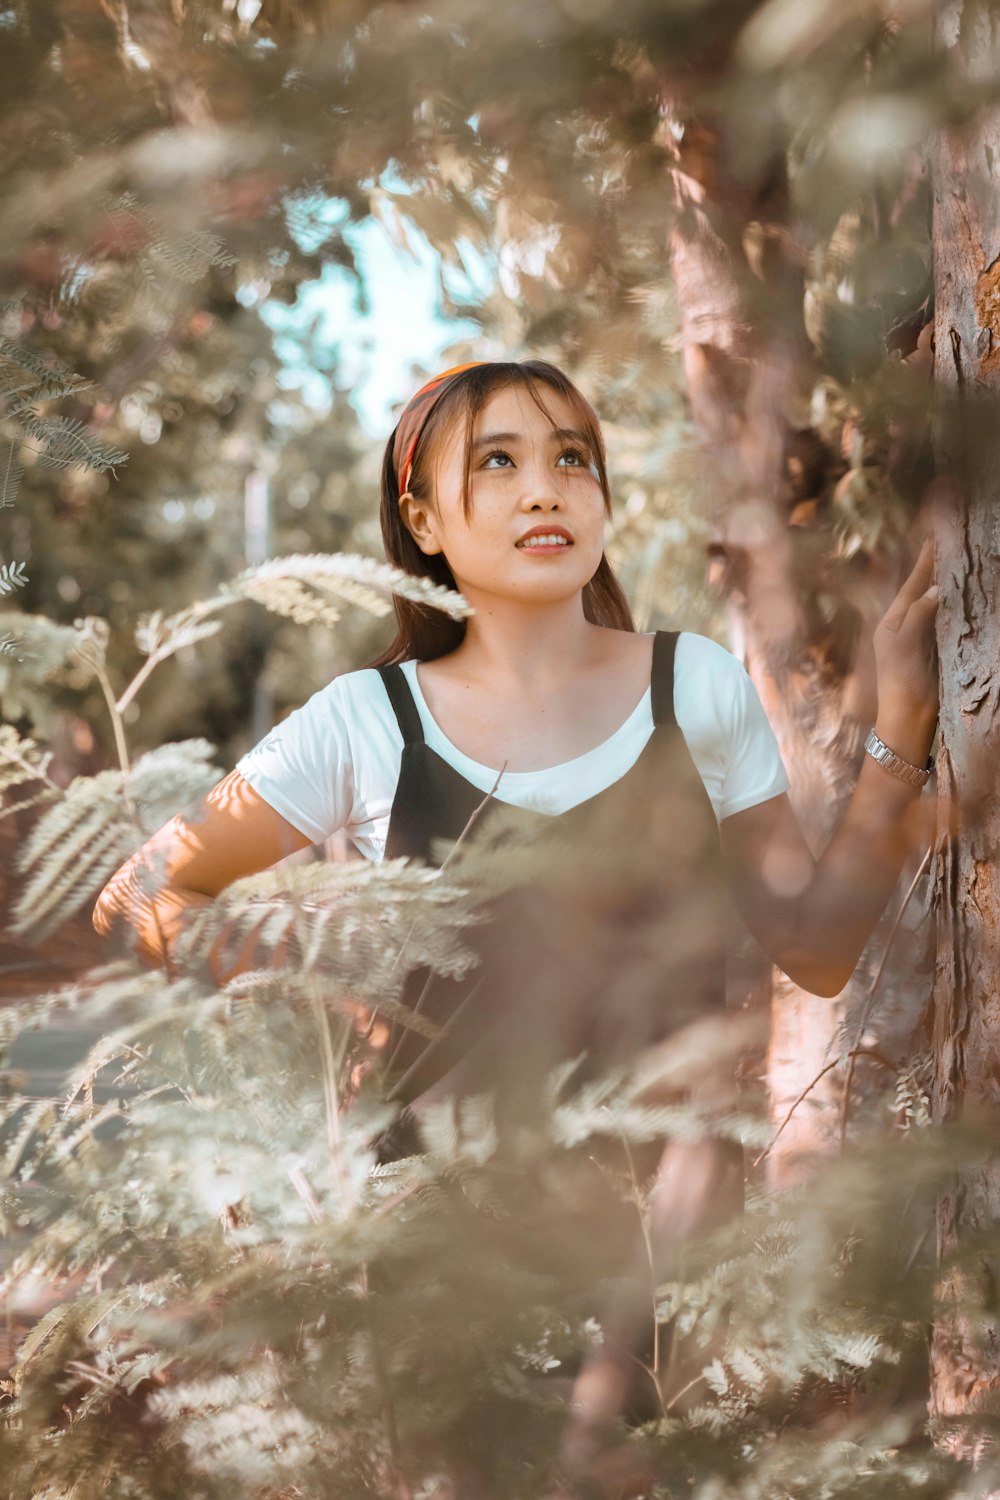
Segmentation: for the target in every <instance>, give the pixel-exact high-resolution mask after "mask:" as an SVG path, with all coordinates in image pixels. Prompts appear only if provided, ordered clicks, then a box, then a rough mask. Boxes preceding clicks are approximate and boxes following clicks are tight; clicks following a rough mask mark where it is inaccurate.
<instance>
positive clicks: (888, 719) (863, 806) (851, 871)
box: [782, 710, 936, 995]
mask: <svg viewBox="0 0 1000 1500" xmlns="http://www.w3.org/2000/svg"><path fill="white" fill-rule="evenodd" d="M935 724H936V719H929V718H928V717H927V716H922V717H921V716H915V715H913V714H912V713H909V714H904V713H896V714H894V713H892V712H890V711H888V710H887V711H886V712H884V713H881V714H880V715H879V718H878V721H877V722H876V725H875V732H876V734H877V735H878V736H879V738H880V739H881V740H883V741H884V742H885V744H887V745H888V746H889V747H890V749H891V750H893V751H894V752H895V753H896V754H897V755H899V756H901V757H902V758H903V759H904V760H907V761H910V762H911V764H913V765H916V766H924V765H925V764H926V762H927V757H928V755H929V754H930V749H931V745H932V744H933V741H934V730H935ZM929 811H930V810H929V809H928V808H927V805H926V803H925V802H923V801H922V799H921V791H920V788H918V787H914V786H910V785H909V784H908V783H907V782H905V781H902V780H900V778H899V777H897V776H894V775H893V774H892V772H891V771H887V770H886V769H885V767H884V766H880V765H879V764H878V762H877V761H875V760H874V759H873V758H872V756H870V755H867V754H866V755H865V757H864V761H863V764H862V767H861V772H860V775H859V777H858V782H857V785H856V787H855V789H854V793H853V795H852V797H851V800H850V803H849V804H848V807H847V810H846V812H845V813H844V816H843V818H842V819H841V822H840V824H839V825H838V827H837V829H836V831H835V832H834V834H833V836H832V838H831V839H830V842H829V844H828V845H827V847H826V849H825V850H824V851H823V853H822V855H821V856H820V858H819V859H818V860H817V862H816V868H815V871H814V874H813V878H812V880H811V882H810V884H809V885H808V886H807V888H806V890H805V891H804V892H803V894H802V896H801V897H800V898H799V906H798V919H797V922H796V924H795V934H794V939H793V942H792V945H791V949H790V951H789V953H788V954H787V955H785V958H786V959H787V963H788V967H787V968H786V965H785V962H782V968H784V969H785V972H786V973H789V974H790V975H791V977H792V978H793V979H795V980H796V981H797V982H798V983H802V984H803V985H804V987H806V988H812V986H813V985H815V991H814V992H815V993H817V994H823V995H834V994H837V993H839V991H840V990H841V989H843V987H844V985H845V984H846V983H847V981H848V979H849V978H850V976H851V974H852V973H853V972H854V969H855V967H856V966H857V962H858V959H859V958H860V956H861V953H862V950H863V949H864V946H865V944H866V943H867V941H868V939H869V937H870V936H871V934H872V932H873V931H874V928H875V926H876V923H877V922H878V920H879V917H880V916H881V915H882V913H883V911H884V910H885V908H886V905H887V903H888V901H889V899H890V897H891V896H892V893H893V891H894V890H895V888H896V884H897V882H898V880H899V876H900V872H901V870H902V868H903V865H904V863H905V861H906V859H907V857H908V855H910V854H911V853H912V852H913V849H914V847H915V845H916V843H917V841H918V840H922V839H923V837H925V836H926V832H927V826H928V821H929Z"/></svg>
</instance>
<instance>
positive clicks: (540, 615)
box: [452, 595, 604, 696]
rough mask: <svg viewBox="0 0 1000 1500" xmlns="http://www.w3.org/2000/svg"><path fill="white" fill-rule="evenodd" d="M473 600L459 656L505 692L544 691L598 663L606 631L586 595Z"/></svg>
mask: <svg viewBox="0 0 1000 1500" xmlns="http://www.w3.org/2000/svg"><path fill="white" fill-rule="evenodd" d="M469 603H470V604H472V606H473V608H474V609H475V610H476V613H475V615H473V616H472V617H471V618H470V619H469V621H468V623H467V625H466V629H465V637H464V639H463V641H462V644H461V645H460V646H459V647H458V648H457V649H456V650H455V652H453V653H452V655H453V659H454V661H455V663H456V665H458V663H459V662H461V666H462V671H463V674H465V675H466V676H467V677H468V678H469V679H470V680H471V681H477V682H484V683H486V682H488V683H490V684H492V685H493V687H494V689H495V691H496V692H497V693H498V694H500V695H501V696H502V695H503V694H504V692H505V691H506V690H507V689H508V688H511V689H514V688H516V689H518V690H519V691H520V692H522V693H525V694H527V695H528V696H532V695H533V694H535V693H538V694H540V695H542V696H544V695H545V694H546V693H548V692H551V691H553V690H554V689H556V688H558V686H559V685H560V684H561V683H562V684H564V683H565V681H566V677H567V675H568V674H575V673H577V672H583V671H585V670H586V669H587V668H588V667H590V666H592V665H593V664H594V660H595V654H596V653H595V647H596V646H597V644H598V642H599V638H600V637H601V636H602V635H603V634H604V632H603V631H602V630H601V629H600V627H599V626H596V625H592V624H591V623H590V621H589V620H587V619H586V617H585V616H584V613H583V600H582V598H581V597H580V595H576V596H575V597H573V598H570V599H565V600H560V601H558V602H557V603H553V604H541V605H525V604H521V603H517V602H514V601H511V600H506V599H500V600H497V599H490V598H485V599H480V600H478V601H477V600H476V599H469Z"/></svg>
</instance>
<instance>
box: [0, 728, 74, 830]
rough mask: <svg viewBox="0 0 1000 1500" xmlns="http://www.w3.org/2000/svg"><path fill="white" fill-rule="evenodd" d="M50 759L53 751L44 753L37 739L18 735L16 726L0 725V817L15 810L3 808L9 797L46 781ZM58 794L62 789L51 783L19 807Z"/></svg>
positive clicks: (8, 807) (9, 807)
mask: <svg viewBox="0 0 1000 1500" xmlns="http://www.w3.org/2000/svg"><path fill="white" fill-rule="evenodd" d="M51 760H52V752H51V750H43V749H42V747H41V745H38V744H36V743H35V741H34V740H32V739H29V738H28V737H27V736H26V735H20V734H18V732H17V730H16V729H15V728H14V726H13V724H0V818H4V817H7V816H8V815H9V814H10V813H12V812H14V811H15V810H16V809H15V808H14V807H12V806H9V805H8V806H3V805H2V804H3V802H4V798H5V796H6V794H7V793H8V792H10V791H13V790H14V789H15V788H17V787H21V786H24V785H25V783H26V782H37V781H41V782H45V781H46V780H47V775H48V767H49V764H50V762H51ZM59 795H61V788H59V787H57V786H55V785H54V784H52V783H48V784H47V785H45V786H42V787H41V788H39V790H38V791H36V792H35V794H34V795H33V796H32V797H31V798H30V799H29V800H28V801H27V802H21V803H18V804H17V805H18V806H19V807H30V806H31V805H32V804H33V803H35V802H38V801H43V800H46V799H49V798H52V797H56V796H59Z"/></svg>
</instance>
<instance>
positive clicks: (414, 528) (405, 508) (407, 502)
mask: <svg viewBox="0 0 1000 1500" xmlns="http://www.w3.org/2000/svg"><path fill="white" fill-rule="evenodd" d="M399 513H400V515H401V516H402V518H403V525H404V526H405V527H406V529H407V531H408V532H409V533H410V535H411V536H412V538H413V540H414V541H415V542H416V544H417V546H418V547H419V548H420V550H421V552H423V553H426V555H427V556H428V557H433V556H434V554H435V553H437V552H440V551H441V550H442V548H441V543H440V542H439V541H438V539H437V537H436V536H435V535H434V515H433V512H432V510H431V508H430V506H429V505H428V504H427V502H426V501H424V500H418V499H417V498H416V496H415V495H412V494H411V493H410V491H409V490H405V491H404V493H403V494H402V495H400V497H399Z"/></svg>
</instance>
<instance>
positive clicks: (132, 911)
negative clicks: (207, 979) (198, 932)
mask: <svg viewBox="0 0 1000 1500" xmlns="http://www.w3.org/2000/svg"><path fill="white" fill-rule="evenodd" d="M147 884H149V885H152V884H153V882H152V880H151V878H150V872H149V869H148V866H145V874H144V864H143V862H142V861H141V860H140V857H139V856H138V855H136V856H134V857H133V858H132V859H130V860H129V861H128V862H127V863H126V864H124V865H122V867H121V869H120V870H118V871H116V873H115V874H114V875H113V876H112V877H111V879H110V880H109V881H108V883H107V885H106V886H105V887H104V889H103V890H102V892H101V894H100V895H99V896H98V898H97V903H96V905H95V907H94V913H93V918H92V921H93V925H94V927H95V929H96V930H97V931H98V932H99V933H101V934H102V935H103V936H108V935H110V933H111V932H112V930H113V929H114V928H115V927H116V926H117V925H118V924H119V923H122V924H124V925H125V926H126V927H130V928H131V929H132V931H133V932H134V933H135V935H136V937H137V939H138V944H137V950H136V951H137V953H138V955H139V957H140V958H141V959H143V960H144V961H145V962H147V963H149V964H162V963H164V962H165V963H166V964H167V966H168V968H169V967H172V959H173V951H174V946H175V944H176V942H177V940H178V938H179V937H180V935H181V933H182V932H183V931H184V928H185V926H186V924H187V920H188V913H189V912H194V911H199V910H202V909H204V908H205V907H207V906H211V904H212V899H213V898H212V897H211V896H204V895H202V894H201V893H200V892H199V891H191V890H184V889H182V888H181V887H178V886H173V885H171V884H169V883H168V882H164V883H163V884H161V885H159V886H158V887H157V888H156V889H155V890H154V891H153V892H152V893H151V892H150V890H148V889H147Z"/></svg>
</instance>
